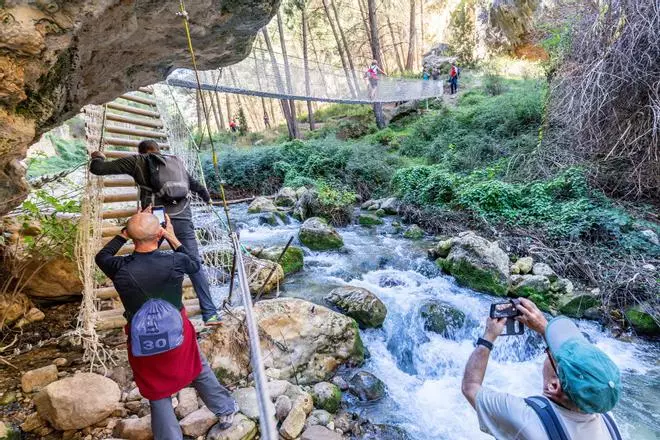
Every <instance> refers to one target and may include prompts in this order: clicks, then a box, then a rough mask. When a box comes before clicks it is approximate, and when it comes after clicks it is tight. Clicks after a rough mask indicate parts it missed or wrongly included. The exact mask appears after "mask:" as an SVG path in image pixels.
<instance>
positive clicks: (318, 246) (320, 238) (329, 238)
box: [298, 231, 344, 251]
mask: <svg viewBox="0 0 660 440" xmlns="http://www.w3.org/2000/svg"><path fill="white" fill-rule="evenodd" d="M298 238H299V239H300V242H301V243H302V244H304V245H305V246H307V247H308V248H310V249H312V250H315V251H325V250H330V249H339V248H341V247H343V246H344V240H342V238H341V236H340V235H339V234H337V233H336V232H335V233H334V234H316V233H310V232H308V231H300V233H299V234H298Z"/></svg>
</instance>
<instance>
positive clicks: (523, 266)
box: [511, 257, 534, 275]
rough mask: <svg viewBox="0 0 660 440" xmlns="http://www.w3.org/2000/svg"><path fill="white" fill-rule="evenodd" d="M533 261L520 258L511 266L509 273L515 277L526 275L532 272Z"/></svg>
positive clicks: (530, 258) (528, 258)
mask: <svg viewBox="0 0 660 440" xmlns="http://www.w3.org/2000/svg"><path fill="white" fill-rule="evenodd" d="M533 265H534V259H533V258H532V257H522V258H518V260H517V261H516V262H515V263H513V264H512V265H511V273H512V274H516V275H526V274H528V273H530V272H531V271H532V266H533Z"/></svg>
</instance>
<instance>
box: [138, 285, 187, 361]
mask: <svg viewBox="0 0 660 440" xmlns="http://www.w3.org/2000/svg"><path fill="white" fill-rule="evenodd" d="M129 276H130V277H131V279H133V282H135V284H136V285H137V286H138V288H139V289H140V291H142V294H143V295H144V296H145V297H146V298H148V299H147V301H145V303H144V304H142V306H141V307H140V308H139V309H138V311H137V313H135V315H133V318H132V319H131V352H132V353H133V356H137V357H141V356H153V355H156V354H161V353H165V352H166V351H170V350H173V349H175V348H177V347H179V346H180V345H181V344H183V319H182V318H181V312H180V311H179V310H177V309H176V308H175V307H174V306H173V305H172V304H171V303H170V302H168V301H165V300H163V299H160V298H150V297H149V296H148V295H147V294H146V293H145V292H144V290H142V288H141V287H140V285H139V284H138V283H137V282H136V281H135V279H134V278H133V275H131V274H130V273H129Z"/></svg>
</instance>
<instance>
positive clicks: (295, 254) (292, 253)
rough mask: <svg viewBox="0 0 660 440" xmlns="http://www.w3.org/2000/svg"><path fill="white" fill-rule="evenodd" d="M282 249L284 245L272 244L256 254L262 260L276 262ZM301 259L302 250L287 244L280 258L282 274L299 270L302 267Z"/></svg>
mask: <svg viewBox="0 0 660 440" xmlns="http://www.w3.org/2000/svg"><path fill="white" fill-rule="evenodd" d="M283 250H284V246H273V247H269V248H266V249H263V250H261V252H259V253H258V254H257V255H256V256H257V257H259V258H262V259H264V260H269V261H273V262H276V261H277V259H278V258H279V257H280V254H282V251H283ZM303 259H304V256H303V250H302V249H301V248H299V247H297V246H289V248H288V249H287V250H286V252H285V253H284V255H283V256H282V260H280V265H281V266H282V269H283V270H284V275H289V274H291V273H295V272H298V271H300V270H301V269H302V268H303Z"/></svg>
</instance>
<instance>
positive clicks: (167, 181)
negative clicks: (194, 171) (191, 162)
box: [146, 153, 190, 203]
mask: <svg viewBox="0 0 660 440" xmlns="http://www.w3.org/2000/svg"><path fill="white" fill-rule="evenodd" d="M147 164H148V167H149V183H150V187H148V188H146V189H147V190H149V191H150V192H151V193H152V194H153V195H154V196H155V197H157V198H158V199H160V200H162V201H163V202H165V203H176V202H178V201H180V200H182V199H184V198H186V197H187V196H188V192H189V191H190V182H189V181H188V172H187V171H186V166H185V165H184V164H183V161H182V160H181V158H180V157H177V156H172V155H169V154H168V155H165V154H153V153H150V154H147Z"/></svg>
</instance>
